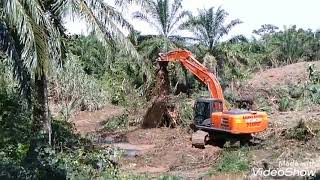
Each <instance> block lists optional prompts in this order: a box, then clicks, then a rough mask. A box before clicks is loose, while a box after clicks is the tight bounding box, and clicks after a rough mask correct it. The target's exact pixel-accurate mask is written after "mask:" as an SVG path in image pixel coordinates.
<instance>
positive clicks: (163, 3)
mask: <svg viewBox="0 0 320 180" xmlns="http://www.w3.org/2000/svg"><path fill="white" fill-rule="evenodd" d="M182 1H183V0H172V1H170V0H146V1H145V2H144V3H143V4H142V9H141V11H136V12H134V13H133V18H135V19H139V20H141V21H144V22H147V23H148V24H149V25H150V26H151V27H152V28H154V30H156V31H157V34H156V36H154V37H152V38H149V39H148V40H147V41H146V44H147V45H148V46H149V45H150V44H152V45H153V46H152V48H149V49H156V48H160V49H161V51H168V50H169V49H170V48H172V47H173V46H174V42H177V40H180V39H181V37H180V36H178V35H176V33H177V31H178V30H179V29H180V26H181V24H182V23H183V22H184V20H185V19H186V18H187V16H188V15H190V13H189V12H188V11H184V10H182ZM151 51H152V50H151Z"/></svg>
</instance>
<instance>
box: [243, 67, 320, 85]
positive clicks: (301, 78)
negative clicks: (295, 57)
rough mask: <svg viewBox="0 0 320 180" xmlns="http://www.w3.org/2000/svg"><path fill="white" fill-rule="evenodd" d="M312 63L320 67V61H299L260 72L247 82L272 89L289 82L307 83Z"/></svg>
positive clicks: (247, 83)
mask: <svg viewBox="0 0 320 180" xmlns="http://www.w3.org/2000/svg"><path fill="white" fill-rule="evenodd" d="M311 64H314V65H315V67H316V68H317V69H320V61H314V62H299V63H295V64H290V65H287V66H283V67H279V68H272V69H267V70H265V71H262V72H258V73H256V74H254V75H253V76H252V78H251V79H250V80H248V81H247V82H246V83H245V84H246V85H250V86H254V87H256V88H257V89H261V88H267V89H270V88H275V87H279V86H285V85H289V84H299V83H305V82H306V81H307V79H308V71H307V69H308V67H309V65H311Z"/></svg>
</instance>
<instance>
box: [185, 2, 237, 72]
mask: <svg viewBox="0 0 320 180" xmlns="http://www.w3.org/2000/svg"><path fill="white" fill-rule="evenodd" d="M227 17H228V13H227V12H226V11H225V10H224V9H222V8H221V7H219V8H217V9H216V10H215V8H214V7H211V8H209V9H202V10H199V12H198V15H197V16H191V17H190V19H189V20H188V21H187V22H186V23H184V24H183V26H182V27H183V29H188V30H190V31H191V32H193V34H194V38H192V39H193V40H195V41H196V42H198V43H199V46H200V47H205V50H204V51H205V53H210V54H212V55H214V56H216V58H217V60H218V67H220V68H218V69H221V68H222V67H223V60H222V58H221V57H219V55H220V53H219V51H218V49H217V48H216V47H217V44H218V43H219V42H220V41H221V39H222V38H223V37H224V36H225V35H228V33H229V32H230V30H231V29H232V28H233V27H235V26H236V25H238V24H240V23H242V22H241V21H240V20H239V19H234V20H231V21H230V22H229V23H226V18H227ZM238 38H243V36H236V37H234V38H232V40H231V41H233V40H235V39H238Z"/></svg>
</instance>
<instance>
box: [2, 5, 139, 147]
mask: <svg viewBox="0 0 320 180" xmlns="http://www.w3.org/2000/svg"><path fill="white" fill-rule="evenodd" d="M66 14H72V16H74V17H80V18H83V19H84V20H86V22H87V25H88V26H89V27H90V28H91V29H92V30H93V32H94V34H95V35H96V36H97V37H98V39H99V40H100V41H102V42H103V43H105V44H110V43H112V44H117V45H120V46H122V47H125V48H126V49H127V51H128V52H130V53H131V54H132V55H134V56H137V57H138V53H137V52H136V51H135V49H134V48H133V46H132V44H131V43H130V42H129V41H127V40H126V37H125V36H124V35H123V33H122V32H121V30H120V28H119V27H125V28H127V29H132V26H131V25H130V24H129V23H128V22H127V21H126V20H125V19H124V18H122V16H121V14H120V13H119V12H117V11H116V10H115V9H114V8H113V7H112V6H110V5H108V4H106V3H105V2H104V1H103V0H44V1H39V0H2V1H0V29H1V31H0V50H2V51H3V52H6V53H7V54H8V55H9V56H8V57H9V58H8V59H10V60H11V62H12V64H13V66H14V70H15V76H16V77H17V79H18V81H19V82H20V85H21V87H22V88H21V89H23V90H24V92H25V94H28V95H30V94H31V92H32V93H34V94H33V97H34V99H35V101H34V102H32V106H33V112H34V113H33V117H34V118H33V119H34V123H33V124H34V130H35V131H39V130H41V129H43V130H45V131H46V132H47V133H48V134H49V143H50V142H51V123H50V118H49V108H48V89H47V81H48V80H47V79H48V75H49V73H50V70H51V67H52V66H54V65H57V64H58V61H60V60H61V59H62V58H63V56H62V55H61V51H62V49H63V48H62V47H61V34H62V33H63V31H64V30H63V28H62V27H63V26H62V24H61V21H60V20H61V19H63V17H64V16H65V15H66ZM31 79H32V80H31Z"/></svg>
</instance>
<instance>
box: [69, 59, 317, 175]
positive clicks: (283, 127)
mask: <svg viewBox="0 0 320 180" xmlns="http://www.w3.org/2000/svg"><path fill="white" fill-rule="evenodd" d="M318 65H319V66H320V62H317V65H316V66H318ZM307 67H308V63H305V62H301V63H297V64H292V65H289V66H286V67H282V68H275V69H270V70H267V71H264V72H261V73H257V74H256V75H254V76H253V78H252V79H251V80H249V81H248V82H247V85H249V86H251V87H252V88H254V87H255V88H259V89H263V88H265V89H269V88H272V87H275V86H278V85H286V84H291V83H296V82H304V81H305V80H306V78H307V74H306V68H307ZM252 85H254V86H252ZM123 112H124V109H123V108H120V107H115V106H111V105H110V106H108V107H106V108H105V109H103V110H102V111H97V112H80V113H79V114H78V115H77V116H75V117H74V120H73V122H74V123H75V126H76V128H77V130H78V131H79V132H81V133H83V134H85V133H95V131H98V130H99V129H101V127H99V126H101V122H103V121H105V120H106V119H108V118H110V117H112V116H116V115H119V114H121V113H123ZM135 116H136V115H135ZM319 116H320V107H305V108H304V109H303V110H302V111H295V112H294V111H293V112H275V113H273V114H271V115H270V121H271V124H270V128H269V129H268V131H267V132H264V133H261V134H259V136H260V137H262V138H264V139H266V141H265V143H264V144H263V145H259V146H258V147H252V148H251V150H250V155H251V157H252V160H253V162H252V164H253V165H255V166H258V167H259V166H263V165H266V164H267V165H269V166H277V162H278V160H279V157H280V158H289V159H290V158H291V159H294V160H297V161H301V162H303V161H307V160H308V159H310V158H313V159H314V160H320V158H319V157H318V155H317V154H318V153H317V152H318V151H319V148H317V146H318V144H317V142H318V141H319V140H318V139H316V140H312V141H310V142H303V141H299V142H297V141H295V140H288V139H284V138H283V137H284V134H285V133H286V132H287V130H288V129H290V128H293V127H296V126H297V124H298V123H299V121H300V120H305V121H317V118H318V117H319ZM100 133H101V132H100ZM101 137H103V138H105V139H107V141H109V142H112V143H111V144H104V145H103V146H114V147H118V148H120V149H123V150H125V152H126V156H124V157H123V158H121V160H120V162H119V163H120V165H121V169H122V170H123V172H126V173H128V174H130V173H132V174H144V173H147V174H151V175H152V176H157V175H160V174H171V175H177V176H181V177H185V178H190V179H196V178H199V177H204V179H210V177H209V176H207V173H208V171H210V169H212V167H213V166H214V165H215V164H216V163H217V160H218V158H219V157H220V155H221V153H222V151H223V150H224V149H221V148H219V147H215V146H210V145H208V146H206V148H205V149H197V148H193V147H191V141H190V137H191V135H190V133H188V132H187V130H185V129H182V128H154V129H142V128H140V127H131V128H130V129H129V130H128V131H125V132H102V135H101ZM313 141H314V142H313ZM297 155H301V157H300V156H299V158H298V157H297ZM244 177H245V175H243V174H228V175H221V176H218V177H215V179H226V178H228V179H242V178H244Z"/></svg>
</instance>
